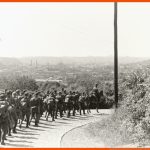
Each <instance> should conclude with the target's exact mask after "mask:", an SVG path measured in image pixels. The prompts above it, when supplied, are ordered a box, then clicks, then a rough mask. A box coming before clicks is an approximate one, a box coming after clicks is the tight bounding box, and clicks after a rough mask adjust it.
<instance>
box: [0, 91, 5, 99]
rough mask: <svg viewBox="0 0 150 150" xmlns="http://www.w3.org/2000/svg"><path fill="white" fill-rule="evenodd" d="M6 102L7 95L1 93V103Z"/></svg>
mask: <svg viewBox="0 0 150 150" xmlns="http://www.w3.org/2000/svg"><path fill="white" fill-rule="evenodd" d="M4 100H5V94H4V93H1V94H0V101H4Z"/></svg>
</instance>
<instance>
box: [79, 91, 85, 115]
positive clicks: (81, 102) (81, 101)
mask: <svg viewBox="0 0 150 150" xmlns="http://www.w3.org/2000/svg"><path fill="white" fill-rule="evenodd" d="M82 110H83V114H85V95H84V93H83V94H82V95H81V96H80V97H79V112H80V115H82V112H81V111H82Z"/></svg>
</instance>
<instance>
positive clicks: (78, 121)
mask: <svg viewBox="0 0 150 150" xmlns="http://www.w3.org/2000/svg"><path fill="white" fill-rule="evenodd" d="M111 113H112V110H101V111H100V113H99V114H98V113H96V111H95V110H93V111H92V113H91V114H87V115H82V116H80V115H79V114H77V115H76V116H75V117H73V116H71V117H70V118H66V117H63V118H58V119H57V120H56V121H55V122H52V121H51V118H49V121H46V120H45V118H44V117H42V118H41V120H40V124H39V127H34V123H31V126H30V128H25V124H23V127H22V128H21V129H19V128H17V132H18V133H17V134H12V136H11V137H7V141H6V145H5V146H0V147H60V143H61V138H62V137H63V136H64V135H65V134H66V133H67V132H68V131H69V130H72V129H74V128H76V127H79V126H82V125H85V124H88V123H90V122H94V121H98V120H100V119H102V118H104V117H106V116H108V115H109V114H111Z"/></svg>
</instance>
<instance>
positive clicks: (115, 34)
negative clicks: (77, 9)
mask: <svg viewBox="0 0 150 150" xmlns="http://www.w3.org/2000/svg"><path fill="white" fill-rule="evenodd" d="M117 15H118V14H117V2H114V95H115V107H116V108H117V107H118V26H117V17H118V16H117Z"/></svg>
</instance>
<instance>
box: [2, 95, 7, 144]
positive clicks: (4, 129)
mask: <svg viewBox="0 0 150 150" xmlns="http://www.w3.org/2000/svg"><path fill="white" fill-rule="evenodd" d="M8 106H9V104H8V102H6V101H5V95H4V94H1V95H0V142H1V145H5V142H4V141H5V140H6V134H7V132H8V127H9V113H8Z"/></svg>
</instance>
